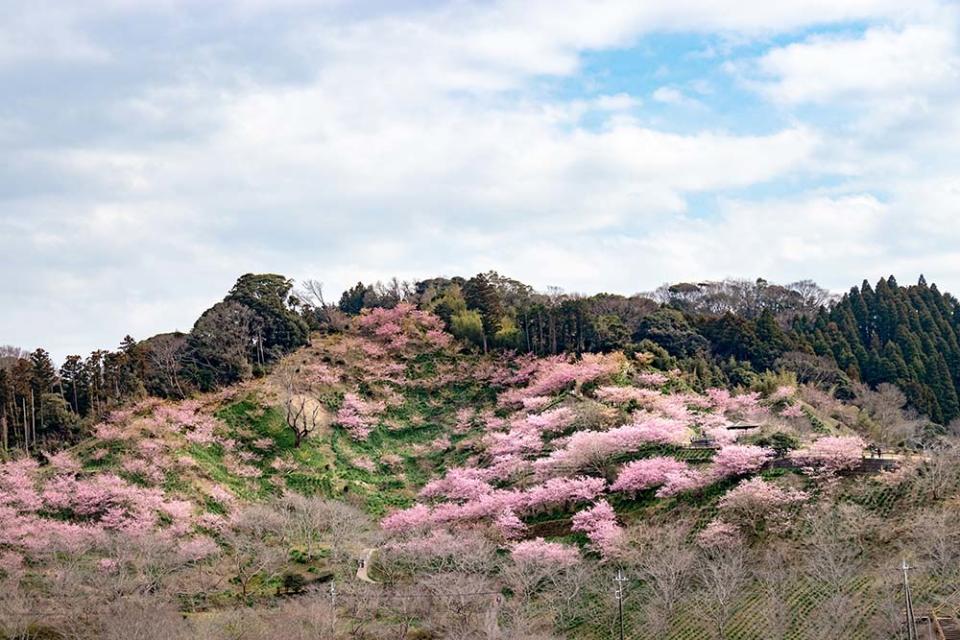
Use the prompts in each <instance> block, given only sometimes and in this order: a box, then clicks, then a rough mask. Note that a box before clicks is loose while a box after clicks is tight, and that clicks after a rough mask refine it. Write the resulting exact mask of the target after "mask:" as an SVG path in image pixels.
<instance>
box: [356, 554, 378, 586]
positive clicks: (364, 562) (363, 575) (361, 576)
mask: <svg viewBox="0 0 960 640" xmlns="http://www.w3.org/2000/svg"><path fill="white" fill-rule="evenodd" d="M375 551H376V549H364V550H363V557H362V558H361V559H360V566H359V567H357V580H359V581H360V582H369V583H370V584H377V582H376V580H371V579H370V575H369V574H368V573H367V568H368V567H369V566H370V560H371V559H372V558H373V554H374V552H375Z"/></svg>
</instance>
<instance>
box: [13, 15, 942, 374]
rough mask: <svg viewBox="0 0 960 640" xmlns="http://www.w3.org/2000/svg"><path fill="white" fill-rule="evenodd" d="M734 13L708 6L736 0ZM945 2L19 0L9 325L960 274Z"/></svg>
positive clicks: (61, 339)
mask: <svg viewBox="0 0 960 640" xmlns="http://www.w3.org/2000/svg"><path fill="white" fill-rule="evenodd" d="M723 5H725V6H723ZM958 20H960V12H958V7H957V4H956V3H955V2H939V1H935V0H910V1H905V0H780V1H779V2H771V1H770V0H730V1H729V2H716V1H715V0H643V1H638V0H624V1H609V2H600V1H596V0H583V1H572V0H543V1H540V0H517V1H515V2H511V1H501V2H497V1H489V0H487V1H482V2H481V1H477V2H468V1H459V2H439V1H434V2H427V1H423V2H412V1H400V0H378V1H370V2H355V1H354V2H346V1H344V2H338V1H336V0H330V1H322V2H308V1H305V0H304V1H298V0H241V1H238V2H213V1H206V0H204V1H200V0H191V1H186V0H182V1H181V0H150V1H149V2H148V1H142V2H141V1H137V0H89V1H85V2H63V3H57V2H47V3H38V2H35V1H34V0H24V1H22V2H21V1H20V0H7V2H6V3H5V8H4V11H3V16H2V17H0V200H2V202H0V240H2V251H0V273H2V274H3V277H2V278H0V296H2V297H0V299H2V304H0V343H12V344H16V345H19V346H22V347H26V348H33V347H36V346H40V345H43V346H46V347H47V348H48V349H50V350H51V351H52V352H53V353H54V355H55V356H57V357H58V358H62V357H63V356H64V355H66V354H67V353H72V352H86V351H89V350H90V349H92V348H95V347H114V346H115V345H117V344H118V342H119V340H120V339H121V338H122V337H123V336H124V334H127V333H130V334H132V335H134V336H135V337H138V338H143V337H147V336H149V335H152V334H154V333H157V332H161V331H169V330H173V329H180V330H188V329H189V328H190V326H191V325H192V323H193V321H194V319H195V318H196V317H197V316H198V315H199V313H200V312H201V311H203V309H205V308H206V307H208V306H210V305H211V304H212V303H213V302H215V301H217V300H218V299H220V298H221V297H222V296H223V294H224V293H225V292H226V290H227V289H228V288H229V287H230V285H231V284H232V283H233V281H234V280H235V279H236V277H237V276H238V275H240V274H242V273H245V272H251V271H272V272H279V273H284V274H287V275H289V276H291V277H294V278H297V279H303V278H315V279H318V280H321V281H322V282H324V283H325V285H326V289H327V291H328V293H329V294H330V297H333V298H336V297H337V296H338V295H339V293H340V291H341V290H342V289H343V288H344V287H345V286H348V285H350V284H352V283H353V282H356V281H357V280H358V279H363V280H364V281H370V280H376V279H378V278H379V279H386V278H389V277H390V276H394V275H396V276H398V277H400V278H419V277H425V276H431V275H441V274H443V275H457V274H462V275H470V274H473V273H476V272H478V271H481V270H483V271H485V270H488V269H496V270H497V271H499V272H501V273H504V274H507V275H510V276H513V277H516V278H519V279H521V280H523V281H525V282H528V283H530V284H532V285H534V286H536V287H545V286H547V285H558V286H560V287H562V288H564V289H565V290H567V291H582V292H596V291H600V290H606V291H613V292H620V293H632V292H636V291H643V290H650V289H652V288H654V287H656V286H657V285H659V284H661V283H663V282H665V281H678V280H691V279H717V278H723V277H726V276H745V277H757V276H763V277H766V278H767V279H770V280H775V281H793V280H798V279H802V278H813V279H815V280H817V281H819V282H820V283H822V284H824V285H826V286H828V287H830V288H832V289H834V290H844V289H847V288H848V287H849V286H850V285H852V284H856V283H859V282H860V281H861V280H862V279H863V278H869V279H870V280H871V281H875V280H876V279H877V278H879V277H880V276H882V275H885V274H890V273H893V274H895V275H896V276H897V277H898V278H899V279H900V280H901V282H906V281H913V280H914V279H916V277H917V276H918V275H919V274H920V273H921V272H922V273H924V274H925V275H926V276H927V279H928V280H929V281H934V282H937V283H939V284H940V285H941V288H943V289H947V290H953V291H960V219H958V215H960V206H958V205H960V150H958V141H960V22H958Z"/></svg>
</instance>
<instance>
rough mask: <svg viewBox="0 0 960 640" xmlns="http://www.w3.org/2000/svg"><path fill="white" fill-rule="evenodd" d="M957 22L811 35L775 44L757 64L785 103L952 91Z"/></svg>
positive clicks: (770, 90)
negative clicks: (853, 33)
mask: <svg viewBox="0 0 960 640" xmlns="http://www.w3.org/2000/svg"><path fill="white" fill-rule="evenodd" d="M957 35H958V34H957V28H956V25H951V24H946V25H910V26H906V27H904V28H902V29H893V28H890V27H875V28H871V29H868V30H867V31H866V32H865V33H864V34H863V35H862V36H858V37H837V36H813V37H811V38H809V39H807V40H806V41H804V42H800V43H795V44H790V45H787V46H785V47H781V48H777V49H774V50H772V51H770V52H769V53H767V54H765V55H764V56H763V57H762V58H760V60H759V62H758V67H759V70H760V72H761V73H762V74H763V75H766V76H768V77H770V78H772V81H771V82H770V83H768V84H766V85H765V86H763V90H764V91H765V92H766V93H767V94H768V95H769V96H771V97H772V98H773V99H775V100H778V101H781V102H786V103H804V102H813V103H820V104H824V103H828V102H832V101H835V100H838V99H839V100H851V101H854V102H858V103H861V102H864V101H869V100H873V99H876V98H878V97H882V98H897V99H902V98H907V99H909V98H912V97H914V96H915V95H916V94H917V93H918V92H921V93H931V92H932V93H939V92H942V91H948V92H949V91H955V90H956V87H957V84H958V82H960V50H958V38H957Z"/></svg>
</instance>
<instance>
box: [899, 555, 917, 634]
mask: <svg viewBox="0 0 960 640" xmlns="http://www.w3.org/2000/svg"><path fill="white" fill-rule="evenodd" d="M911 569H913V567H911V566H910V565H908V564H907V559H906V558H904V559H903V560H902V561H901V562H900V571H901V572H902V573H903V599H904V601H905V602H906V605H907V638H908V640H920V639H919V636H918V635H917V619H916V617H914V615H913V595H912V594H911V593H910V578H909V576H908V575H907V572H908V571H910V570H911Z"/></svg>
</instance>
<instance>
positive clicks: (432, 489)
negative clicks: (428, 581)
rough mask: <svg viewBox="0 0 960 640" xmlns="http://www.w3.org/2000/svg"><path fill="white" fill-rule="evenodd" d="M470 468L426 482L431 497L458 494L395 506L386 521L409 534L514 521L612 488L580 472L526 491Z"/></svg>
mask: <svg viewBox="0 0 960 640" xmlns="http://www.w3.org/2000/svg"><path fill="white" fill-rule="evenodd" d="M468 472H469V470H460V471H457V472H452V473H453V476H452V477H451V475H450V474H449V473H448V474H447V476H446V477H444V478H443V479H442V480H439V481H436V482H435V483H430V484H429V485H427V486H426V487H424V491H425V493H421V495H422V496H425V497H437V496H444V497H449V496H456V497H455V498H451V499H452V501H450V502H441V503H439V504H437V505H436V506H433V507H429V506H427V505H424V504H416V505H414V506H412V507H410V508H408V509H402V510H399V511H394V512H393V513H391V514H390V515H388V516H387V517H385V518H384V519H383V520H382V521H381V523H380V524H381V526H382V527H383V528H384V529H385V530H387V531H391V532H396V533H404V532H409V531H414V530H417V529H425V528H429V527H433V526H442V525H450V524H457V523H469V522H479V521H491V522H492V521H494V520H495V519H496V520H499V521H501V522H500V523H499V524H503V523H506V522H513V519H512V517H513V516H520V515H529V514H533V513H537V512H541V511H545V510H551V509H561V508H564V509H565V508H568V507H570V506H572V505H575V504H578V503H581V502H589V501H591V500H593V499H595V498H596V497H598V496H600V495H601V494H602V493H603V492H604V490H605V489H606V481H605V480H603V479H602V478H589V477H586V476H580V477H576V478H552V479H550V480H548V481H547V482H545V483H543V484H541V485H535V486H533V487H530V488H529V489H526V490H523V491H521V490H517V489H509V490H507V489H495V488H493V487H491V486H490V485H489V484H488V483H487V482H486V480H485V479H484V478H485V477H486V476H481V475H476V476H474V475H472V474H470V473H468Z"/></svg>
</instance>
